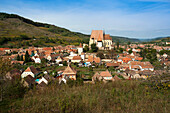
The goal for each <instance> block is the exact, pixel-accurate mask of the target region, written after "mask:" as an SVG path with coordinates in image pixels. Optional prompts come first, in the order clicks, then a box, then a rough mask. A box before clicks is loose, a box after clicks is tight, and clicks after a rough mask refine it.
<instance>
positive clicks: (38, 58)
mask: <svg viewBox="0 0 170 113" xmlns="http://www.w3.org/2000/svg"><path fill="white" fill-rule="evenodd" d="M32 60H33V61H34V62H35V63H38V64H40V63H41V59H40V57H39V56H33V57H32Z"/></svg>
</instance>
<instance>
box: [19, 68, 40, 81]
mask: <svg viewBox="0 0 170 113" xmlns="http://www.w3.org/2000/svg"><path fill="white" fill-rule="evenodd" d="M38 74H39V72H38V71H37V69H36V68H35V67H34V66H30V67H28V68H27V69H26V70H25V71H24V72H23V73H22V74H21V78H25V77H27V76H28V75H31V76H32V77H33V78H35V76H37V75H38Z"/></svg>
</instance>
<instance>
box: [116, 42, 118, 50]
mask: <svg viewBox="0 0 170 113" xmlns="http://www.w3.org/2000/svg"><path fill="white" fill-rule="evenodd" d="M116 45H117V49H119V41H118V42H116Z"/></svg>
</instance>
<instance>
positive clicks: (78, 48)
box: [77, 43, 83, 55]
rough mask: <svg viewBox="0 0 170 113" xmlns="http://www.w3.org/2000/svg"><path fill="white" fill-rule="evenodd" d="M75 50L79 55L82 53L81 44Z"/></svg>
mask: <svg viewBox="0 0 170 113" xmlns="http://www.w3.org/2000/svg"><path fill="white" fill-rule="evenodd" d="M77 50H78V54H79V55H81V53H82V52H83V46H82V44H81V43H80V45H79V46H78V47H77Z"/></svg>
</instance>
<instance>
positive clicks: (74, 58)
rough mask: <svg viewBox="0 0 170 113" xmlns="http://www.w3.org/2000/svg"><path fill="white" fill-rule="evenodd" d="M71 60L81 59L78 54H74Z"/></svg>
mask: <svg viewBox="0 0 170 113" xmlns="http://www.w3.org/2000/svg"><path fill="white" fill-rule="evenodd" d="M73 60H81V57H80V56H74V57H73Z"/></svg>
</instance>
